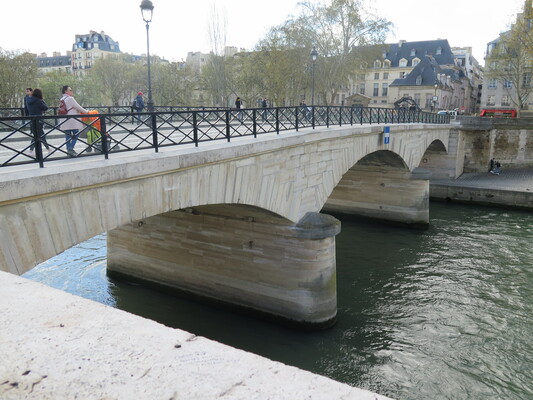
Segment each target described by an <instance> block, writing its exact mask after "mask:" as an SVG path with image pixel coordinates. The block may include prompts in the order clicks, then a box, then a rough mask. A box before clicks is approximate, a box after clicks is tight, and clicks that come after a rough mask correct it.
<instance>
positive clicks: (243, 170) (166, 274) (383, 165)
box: [0, 124, 463, 326]
mask: <svg viewBox="0 0 533 400" xmlns="http://www.w3.org/2000/svg"><path fill="white" fill-rule="evenodd" d="M383 129H384V127H383V126H379V125H373V126H348V127H337V128H331V129H326V128H321V129H317V130H310V129H303V130H301V131H299V132H290V133H284V134H283V135H275V134H268V135H264V136H263V137H261V138H259V139H253V138H242V139H239V140H235V141H233V142H231V143H216V144H209V145H206V146H203V147H202V148H193V147H191V148H180V149H169V150H164V151H163V152H160V153H156V154H153V153H150V154H148V153H143V152H139V153H137V152H136V153H133V155H131V154H130V155H128V154H121V155H117V156H116V157H114V158H110V159H109V160H101V161H95V160H89V161H85V160H62V161H58V162H57V163H50V165H47V166H46V168H43V169H28V168H29V167H25V169H20V168H18V169H11V168H9V169H8V168H6V169H5V170H2V171H0V187H1V191H0V224H1V226H2V229H1V231H0V249H1V251H0V270H4V271H9V272H11V273H14V274H18V275H20V274H23V273H24V272H26V271H28V270H30V269H31V268H33V267H34V266H35V265H37V264H38V263H40V262H43V261H45V260H47V259H49V258H51V257H53V256H55V255H57V254H59V253H61V252H63V251H64V250H66V249H68V248H69V247H71V246H73V245H75V244H77V243H80V242H83V241H85V240H87V239H89V238H91V237H93V236H95V235H98V234H101V233H104V232H107V235H108V236H107V241H108V274H110V275H111V276H116V277H125V278H127V279H133V280H139V281H142V282H145V283H149V284H152V285H156V286H161V287H163V288H166V289H171V290H176V291H179V292H185V293H188V294H192V295H195V296H199V297H201V298H203V299H204V300H212V301H216V302H223V303H225V304H228V305H232V306H235V307H237V308H240V309H242V310H245V311H246V310H249V311H253V312H254V313H259V314H263V315H265V316H267V317H269V318H275V319H280V320H283V321H285V322H292V323H298V324H309V325H312V326H324V325H329V324H331V323H333V322H334V320H335V317H336V313H337V306H336V269H335V235H336V234H338V233H339V232H340V229H341V227H340V222H339V221H338V220H336V219H335V218H334V217H331V216H329V215H327V214H324V213H323V212H327V211H331V212H342V213H351V214H357V215H362V216H366V217H371V218H379V219H384V220H389V221H394V222H398V223H405V224H408V225H413V226H424V225H427V224H428V223H429V176H430V174H433V176H437V177H450V178H455V177H457V176H459V175H460V174H461V172H462V167H463V166H462V159H461V157H457V156H456V154H457V153H458V149H457V147H458V145H457V143H458V141H457V137H456V135H455V134H454V133H453V132H454V130H453V129H451V128H450V126H449V125H431V124H401V125H391V126H390V132H391V133H390V143H388V144H384V134H383ZM321 211H322V212H321Z"/></svg>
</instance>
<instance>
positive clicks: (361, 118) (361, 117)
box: [359, 107, 363, 125]
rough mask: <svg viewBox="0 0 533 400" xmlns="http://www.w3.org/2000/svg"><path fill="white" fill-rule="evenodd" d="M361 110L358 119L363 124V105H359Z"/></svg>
mask: <svg viewBox="0 0 533 400" xmlns="http://www.w3.org/2000/svg"><path fill="white" fill-rule="evenodd" d="M360 109H361V112H360V113H359V121H361V125H363V107H360Z"/></svg>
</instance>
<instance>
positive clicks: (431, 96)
mask: <svg viewBox="0 0 533 400" xmlns="http://www.w3.org/2000/svg"><path fill="white" fill-rule="evenodd" d="M432 99H433V95H432V94H430V93H426V106H425V108H431V100H432Z"/></svg>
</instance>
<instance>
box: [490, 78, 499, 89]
mask: <svg viewBox="0 0 533 400" xmlns="http://www.w3.org/2000/svg"><path fill="white" fill-rule="evenodd" d="M496 87H498V83H497V81H496V79H494V78H492V79H491V80H489V89H496Z"/></svg>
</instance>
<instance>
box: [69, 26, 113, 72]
mask: <svg viewBox="0 0 533 400" xmlns="http://www.w3.org/2000/svg"><path fill="white" fill-rule="evenodd" d="M120 53H121V52H120V46H119V43H118V42H115V41H114V40H113V39H111V37H110V36H109V35H106V34H105V32H104V31H102V32H95V31H90V32H89V33H88V34H83V35H76V36H75V41H74V44H73V45H72V52H71V64H72V72H73V73H74V74H75V75H81V74H83V73H84V72H85V70H87V69H89V68H91V67H92V66H93V65H94V62H95V61H96V60H97V59H99V58H104V57H110V56H111V57H118V56H119V54H120Z"/></svg>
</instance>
